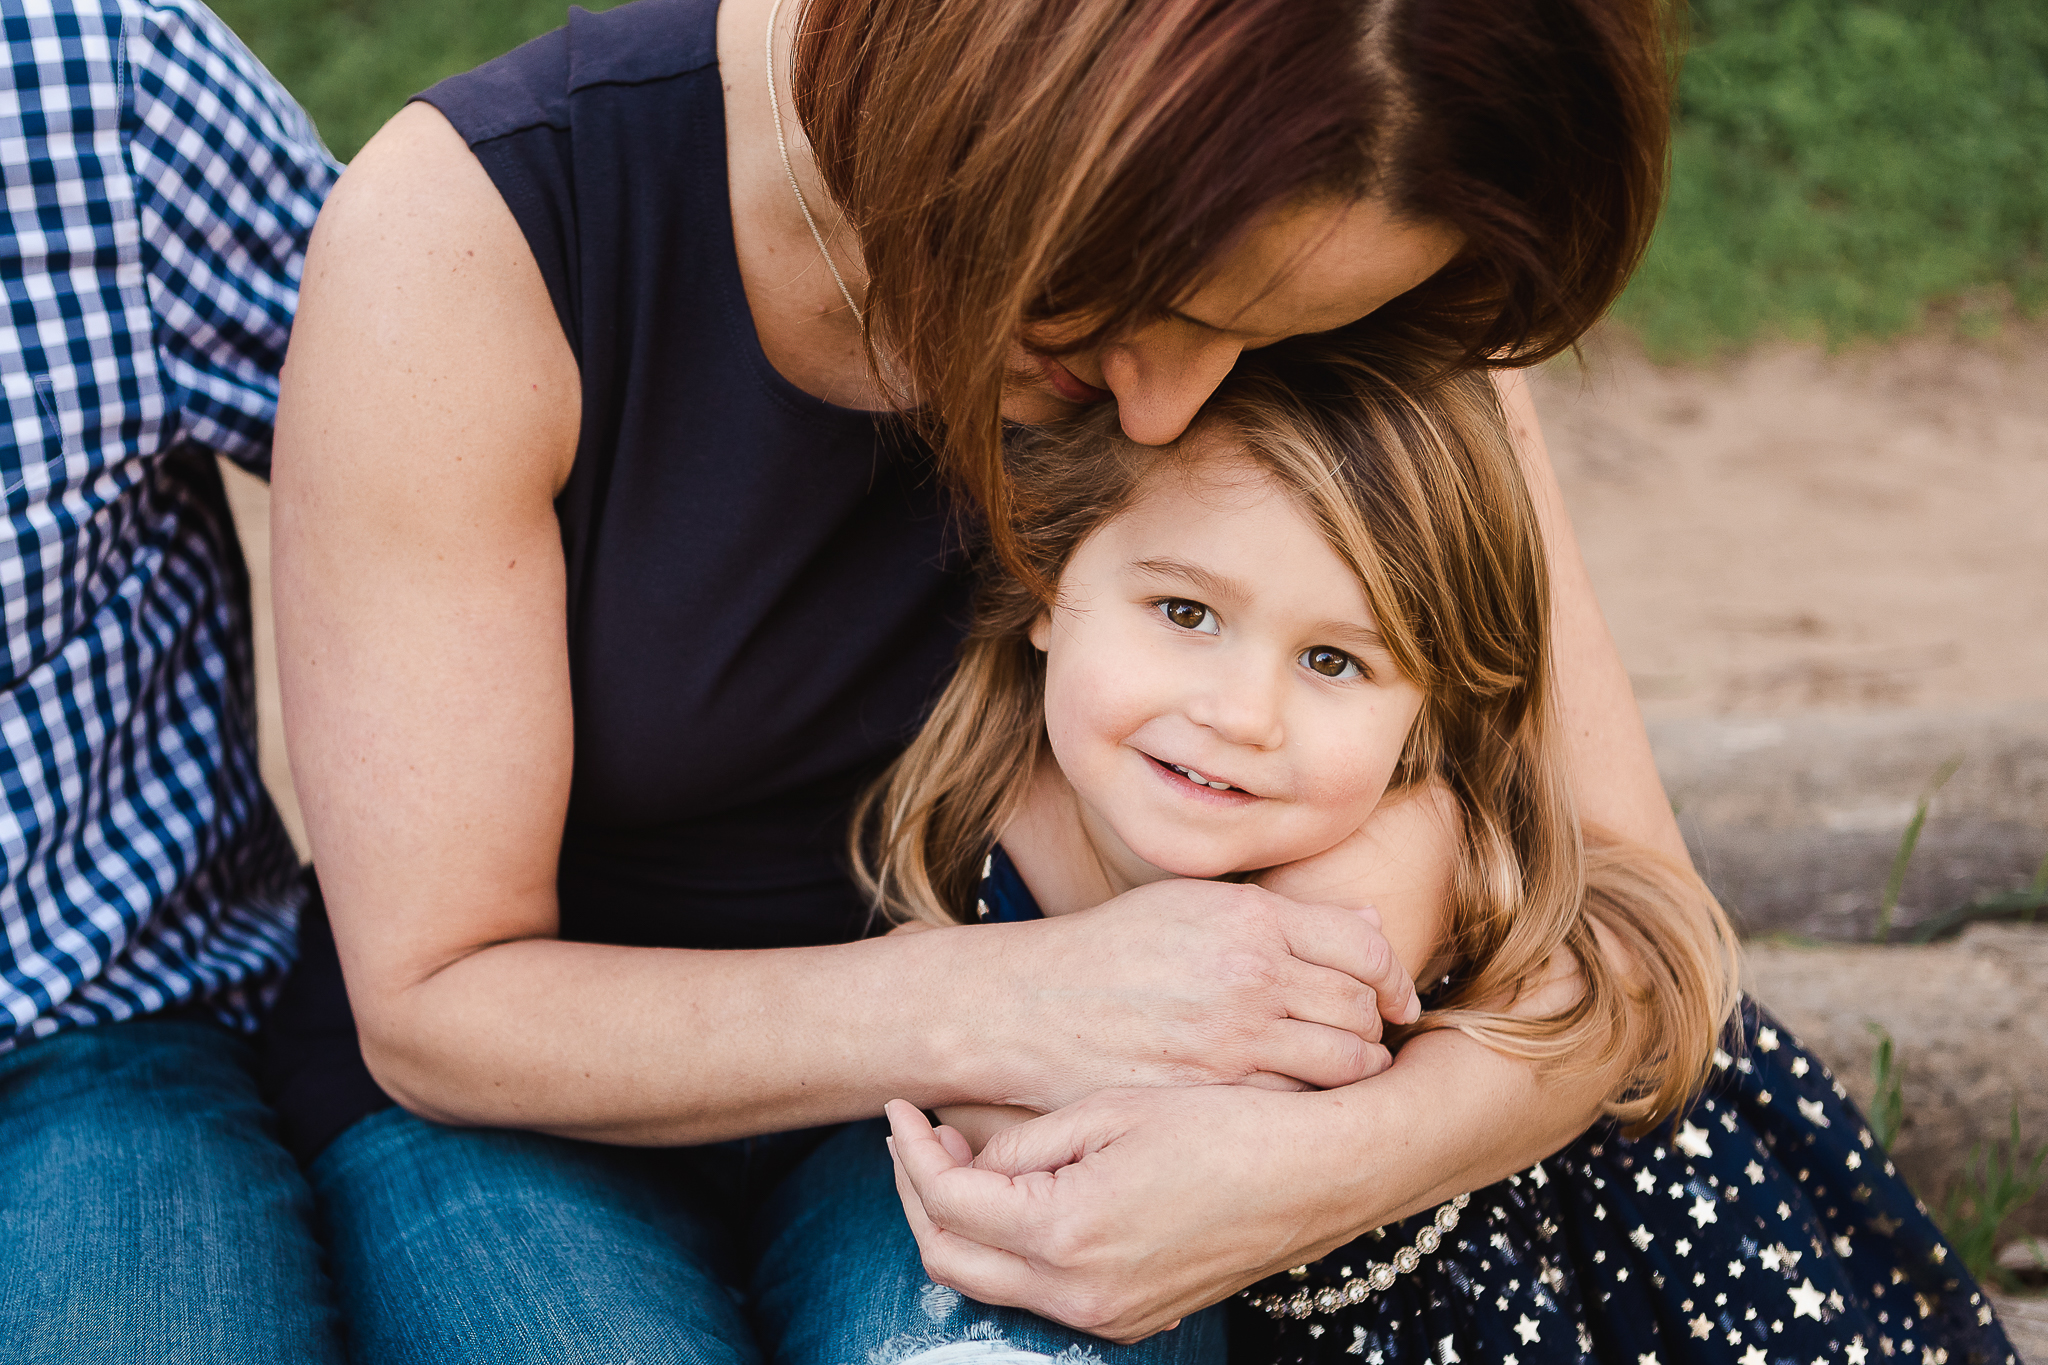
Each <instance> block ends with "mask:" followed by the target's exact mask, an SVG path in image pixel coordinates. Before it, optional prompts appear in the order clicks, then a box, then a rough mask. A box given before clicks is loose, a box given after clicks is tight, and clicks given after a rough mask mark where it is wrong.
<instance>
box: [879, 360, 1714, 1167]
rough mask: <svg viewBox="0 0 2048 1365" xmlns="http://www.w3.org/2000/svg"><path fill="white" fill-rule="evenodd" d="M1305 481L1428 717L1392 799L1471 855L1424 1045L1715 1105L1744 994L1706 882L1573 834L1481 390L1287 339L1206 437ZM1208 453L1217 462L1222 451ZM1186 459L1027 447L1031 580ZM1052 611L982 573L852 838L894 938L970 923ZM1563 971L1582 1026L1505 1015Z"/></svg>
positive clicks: (1574, 1018)
mask: <svg viewBox="0 0 2048 1365" xmlns="http://www.w3.org/2000/svg"><path fill="white" fill-rule="evenodd" d="M1202 425H1203V428H1204V432H1205V436H1207V437H1209V438H1214V437H1215V436H1217V435H1218V434H1221V435H1222V436H1224V437H1225V438H1226V439H1227V440H1228V443H1229V445H1230V446H1231V447H1232V453H1233V454H1242V456H1243V457H1245V458H1247V459H1249V460H1251V461H1253V462H1255V463H1256V464H1257V465H1259V466H1260V467H1261V468H1263V469H1264V470H1265V471H1266V472H1267V473H1268V474H1270V475H1271V476H1272V477H1273V478H1274V479H1276V480H1277V481H1278V482H1279V483H1280V485H1281V486H1282V487H1284V488H1286V489H1288V490H1289V491H1290V492H1291V493H1292V494H1293V495H1294V496H1295V497H1296V498H1297V499H1298V500H1299V502H1300V505H1301V506H1302V507H1303V508H1304V509H1305V510H1306V512H1307V513H1308V515H1309V516H1310V518H1311V519H1312V520H1314V521H1315V522H1316V524H1317V525H1318V526H1319V527H1320V528H1321V530H1322V531H1323V534H1324V535H1325V536H1326V537H1328V539H1329V542H1330V544H1331V546H1332V547H1334V548H1335V549H1336V550H1337V552H1338V553H1339V554H1340V555H1342V556H1343V557H1344V558H1345V560H1346V561H1347V562H1348V563H1349V565H1350V567H1351V568H1352V570H1353V571H1354V572H1355V573H1356V574H1357V575H1358V578H1359V581H1360V583H1361V584H1363V585H1364V588H1365V592H1366V598H1367V601H1368V603H1369V604H1370V606H1371V608H1372V612H1373V615H1374V617H1375V619H1376V620H1377V622H1378V624H1379V628H1380V632H1381V634H1382V635H1383V636H1384V638H1385V640H1386V643H1387V647H1388V649H1389V650H1390V651H1391V652H1392V654H1393V655H1394V657H1395V659H1396V660H1397V662H1398V663H1399V665H1400V667H1401V669H1402V670H1403V671H1404V672H1405V673H1406V674H1407V675H1408V677H1409V678H1411V679H1412V680H1413V681H1414V682H1415V683H1416V684H1417V685H1418V686H1419V687H1420V688H1421V689H1422V692H1423V694H1424V703H1423V707H1422V711H1421V714H1420V716H1419V717H1418V719H1417V721H1416V723H1415V726H1414V729H1413V731H1412V732H1411V733H1410V735H1409V739H1408V743H1407V747H1406V750H1405V751H1404V753H1403V755H1402V757H1401V760H1400V763H1399V765H1398V767H1397V768H1396V771H1395V774H1394V778H1393V781H1392V782H1391V783H1390V784H1389V787H1388V795H1389V797H1390V798H1391V797H1393V796H1395V795H1398V794H1399V793H1400V792H1402V791H1404V790H1408V789H1412V788H1415V787H1417V786H1419V785H1421V784H1424V783H1430V782H1435V783H1440V784H1441V785H1442V787H1443V788H1444V789H1445V790H1447V791H1448V792H1449V793H1450V794H1451V795H1452V796H1453V797H1454V799H1455V801H1456V804H1457V807H1458V810H1459V813H1460V815H1461V817H1462V820H1463V826H1464V829H1463V834H1464V837H1463V839H1462V840H1461V841H1460V848H1461V851H1460V855H1459V858H1458V865H1457V869H1456V874H1455V877H1454V880H1453V889H1452V893H1451V907H1450V926H1449V930H1448V933H1447V934H1446V936H1445V939H1444V941H1443V943H1442V944H1440V946H1439V952H1438V959H1439V961H1447V962H1448V963H1449V973H1450V984H1449V985H1448V986H1447V987H1446V988H1445V989H1444V990H1442V991H1441V992H1439V993H1438V994H1437V997H1436V999H1435V1000H1434V1007H1433V1008H1432V1009H1430V1010H1429V1011H1428V1012H1427V1013H1425V1014H1424V1015H1423V1017H1422V1019H1421V1020H1420V1021H1419V1022H1418V1023H1417V1024H1416V1025H1415V1028H1417V1029H1433V1028H1457V1029H1460V1030H1462V1031H1463V1032H1465V1033H1467V1034H1469V1035H1471V1036H1472V1037H1474V1038H1477V1039H1479V1040H1481V1041H1483V1042H1485V1043H1487V1044H1489V1045H1490V1046H1492V1047H1494V1048H1497V1049H1499V1050H1500V1051H1502V1052H1505V1053H1508V1054H1511V1055H1514V1056H1518V1057H1525V1058H1532V1059H1539V1060H1542V1061H1544V1062H1546V1063H1548V1064H1550V1065H1552V1066H1555V1067H1558V1068H1560V1069H1562V1070H1565V1071H1568V1072H1570V1073H1573V1074H1585V1073H1606V1074H1609V1075H1612V1076H1613V1077H1615V1078H1616V1079H1615V1081H1614V1084H1613V1088H1612V1089H1611V1091H1610V1093H1609V1095H1608V1098H1607V1104H1606V1109H1607V1112H1608V1113H1609V1114H1611V1115H1612V1116H1613V1117H1615V1118H1617V1119H1619V1120H1620V1121H1621V1122H1623V1123H1624V1124H1626V1125H1628V1126H1629V1127H1630V1129H1631V1130H1634V1131H1641V1130H1644V1129H1647V1128H1649V1127H1651V1126H1653V1125H1654V1124H1656V1123H1657V1122H1660V1121H1662V1120H1664V1119H1666V1118H1668V1117H1670V1116H1671V1115H1672V1114H1674V1113H1675V1112H1677V1111H1678V1110H1679V1109H1680V1108H1682V1107H1683V1105H1684V1104H1685V1103H1686V1102H1687V1100H1688V1099H1689V1098H1690V1096H1691V1095H1692V1094H1693V1093H1695V1092H1696V1091H1697V1089H1698V1088H1699V1086H1700V1084H1701V1082H1702V1081H1703V1080H1704V1078H1705V1075H1706V1068H1707V1066H1708V1064H1709V1060H1710V1058H1711V1056H1712V1052H1713V1049H1714V1046H1715V1043H1716V1040H1717V1037H1718V1035H1719V1034H1720V1032H1721V1030H1722V1028H1723V1026H1724V1024H1725V1022H1726V1021H1727V1019H1728V1017H1729V1015H1730V1013H1731V1011H1732V1009H1733V1006H1734V1002H1735V970H1734V963H1735V952H1734V938H1733V934H1732V932H1731V931H1730V929H1729V926H1728V922H1727V918H1726V916H1725V915H1724V914H1723V913H1722V911H1721V908H1720V906H1719V905H1718V904H1717V903H1716V902H1715V900H1714V898H1713V896H1712V895H1711V894H1710V893H1709V892H1708V890H1707V889H1706V887H1705V885H1704V884H1702V883H1701V882H1700V880H1699V878H1698V877H1697V876H1695V875H1694V874H1693V873H1692V871H1691V869H1690V868H1687V867H1684V866H1682V865H1679V864H1677V863H1675V862H1673V861H1672V860H1671V859H1668V858H1666V857H1663V856H1662V855H1659V854H1657V853H1654V852H1652V851H1650V850H1647V849H1643V848H1638V847H1631V846H1625V845H1622V844H1620V843H1618V842H1616V841H1614V840H1611V839H1607V838H1605V837H1603V836H1600V835H1599V834H1598V833H1597V832H1594V831H1587V830H1585V829H1582V827H1581V825H1580V822H1579V818H1578V813H1577V810H1576V807H1575V805H1574V802H1573V800H1572V796H1571V791H1570V787H1569V784H1568V782H1567V778H1566V773H1565V763H1564V759H1563V753H1562V748H1561V739H1560V736H1559V734H1558V732H1557V719H1556V716H1555V713H1554V709H1553V701H1552V698H1551V695H1550V688H1551V680H1550V658H1549V653H1550V585H1549V575H1548V572H1547V570H1546V564H1545V559H1544V550H1543V541H1542V535H1541V532H1540V530H1539V528H1538V524H1537V519H1536V510H1535V504H1534V502H1533V501H1532V499H1531V497H1530V494H1529V490H1528V487H1527V485H1526V484H1525V482H1524V481H1523V478H1522V473H1521V469H1520V466H1519V464H1518V463H1517V460H1516V457H1515V455H1514V451H1513V449H1512V446H1511V443H1510V439H1509V437H1508V434H1507V423H1506V421H1505V418H1504V416H1503V414H1502V412H1501V410H1500V406H1499V401H1498V398H1497V395H1496V393H1495V390H1494V387H1493V385H1492V383H1491V382H1490V380H1489V379H1488V378H1487V377H1486V376H1485V375H1484V374H1481V373H1473V372H1466V373H1463V374H1454V375H1450V376H1445V375H1444V373H1443V371H1442V370H1441V368H1440V367H1435V366H1430V365H1429V364H1428V362H1426V361H1413V360H1409V361H1404V360H1402V359H1401V358H1400V357H1398V356H1395V355H1392V354H1373V353H1369V352H1365V353H1362V352H1361V351H1360V349H1359V348H1358V347H1357V345H1356V344H1355V343H1353V344H1350V345H1348V346H1346V347H1345V348H1343V349H1341V350H1340V349H1338V348H1336V347H1334V346H1331V345H1329V344H1327V343H1317V342H1296V343H1289V344H1287V345H1284V346H1282V347H1276V348H1274V349H1273V350H1272V351H1268V352H1261V353H1257V354H1256V355H1253V356H1249V357H1247V359H1246V361H1245V362H1244V363H1243V364H1241V365H1240V366H1239V369H1238V371H1237V372H1236V373H1235V374H1233V375H1232V377H1231V379H1230V380H1229V381H1228V382H1227V383H1226V384H1225V385H1224V387H1223V388H1222V389H1221V390H1220V391H1219V392H1218V393H1217V395H1216V397H1215V398H1214V399H1213V400H1212V401H1211V403H1210V405H1209V407H1208V408H1207V409H1206V410H1205V413H1204V415H1203V418H1202ZM1208 448H1210V449H1213V446H1210V447H1208ZM1190 458H1191V457H1190V455H1189V454H1188V453H1187V443H1186V442H1182V443H1181V444H1180V445H1179V446H1175V447H1168V448H1165V449H1152V448H1147V447H1141V446H1137V445H1134V444H1132V443H1131V442H1129V441H1127V440H1125V439H1123V438H1122V437H1121V435H1120V434H1119V433H1118V432H1117V430H1116V427H1115V418H1114V414H1113V413H1101V414H1097V415H1096V416H1094V417H1092V418H1090V419H1087V420H1086V421H1084V422H1082V423H1080V424H1077V425H1076V426H1074V427H1071V428H1069V429H1066V430H1064V431H1061V432H1057V433H1051V434H1034V435H1031V436H1029V437H1027V438H1026V439H1025V440H1023V441H1021V442H1019V443H1018V444H1017V446H1016V448H1015V449H1014V450H1013V452H1012V456H1011V465H1012V469H1011V477H1012V478H1013V479H1014V481H1015V483H1016V485H1017V488H1018V492H1019V495H1020V496H1019V499H1018V502H1017V504H1016V505H1017V506H1018V507H1020V508H1025V509H1032V510H1030V511H1029V512H1027V513H1026V514H1025V517H1024V520H1023V522H1022V523H1021V524H1019V525H1018V526H1017V528H1016V537H1017V539H1016V544H1017V547H1018V548H1019V549H1021V551H1022V555H1023V558H1024V561H1025V565H1024V567H1026V568H1027V569H1028V571H1029V572H1030V573H1031V574H1034V575H1037V576H1039V577H1040V580H1041V581H1042V582H1045V583H1056V582H1057V581H1058V578H1059V574H1060V571H1061V569H1062V568H1063V567H1064V566H1065V564H1066V562H1067V560H1068V559H1069V558H1070V557H1071V556H1072V554H1073V553H1074V551H1075V549H1076V548H1077V547H1078V546H1079V545H1080V544H1081V542H1082V541H1083V540H1085V539H1086V538H1087V537H1088V536H1089V535H1090V534H1091V533H1093V532H1094V531H1095V530H1096V529H1098V528H1099V527H1101V526H1103V525H1104V524H1105V523H1107V522H1108V521H1109V520H1110V519H1112V518H1113V517H1115V516H1117V515H1118V514H1119V513H1120V512H1122V511H1123V510H1124V509H1125V508H1127V507H1128V506H1129V505H1130V504H1131V502H1132V500H1133V499H1134V498H1135V497H1136V496H1137V494H1138V492H1139V490H1140V489H1141V487H1142V486H1143V484H1144V481H1145V480H1146V479H1148V478H1151V477H1154V476H1156V475H1157V474H1159V473H1161V472H1163V471H1167V470H1170V469H1172V468H1173V467H1174V466H1175V465H1176V464H1182V465H1184V464H1185V463H1186V462H1187V461H1188V460H1189V459H1190ZM1044 610H1046V604H1045V602H1044V601H1043V600H1042V599H1041V598H1040V597H1039V596H1038V595H1037V593H1036V591H1035V590H1034V589H1033V587H1032V586H1031V585H1030V584H1029V582H1028V580H1027V579H1026V578H1025V577H1023V576H1020V575H1019V574H1017V573H1014V572H1011V571H1009V570H1007V569H1005V568H1003V567H1002V566H1001V565H999V564H997V563H995V562H993V561H992V562H991V563H990V564H989V565H988V566H987V568H986V573H985V577H984V580H983V583H982V587H981V592H980V597H979V600H978V602H977V609H976V613H975V620H974V624H973V626H972V628H971V630H970V632H969V635H968V637H967V640H966V641H965V643H964V644H963V646H962V648H961V654H960V662H959V668H958V671H957V672H956V673H955V675H954V677H953V679H952V682H951V683H950V685H949V686H948V687H947V688H946V690H945V692H944V694H943V695H942V696H941V697H940V699H939V701H938V703H937V705H936V707H935V709H934V711H933V713H932V715H931V717H930V719H929V721H928V722H927V723H926V725H925V728H924V730H923V732H922V733H921V734H920V735H919V736H918V738H917V739H916V740H915V741H914V742H913V743H912V744H911V746H910V747H909V749H908V750H906V751H905V753H904V754H903V756H902V757H901V758H900V759H899V760H898V761H897V762H896V764H895V765H894V767H892V768H891V769H890V771H889V772H888V773H887V774H885V775H884V776H883V777H882V778H881V779H880V780H879V781H878V782H877V783H876V784H875V785H874V787H872V788H871V789H870V790H869V791H868V793H867V794H866V795H865V796H864V798H863V800H862V803H861V805H860V807H859V809H858V811H857V813H856V817H855V820H854V836H853V860H854V867H855V870H856V875H857V876H858V878H859V879H860V882H861V884H862V887H863V889H864V890H865V891H866V893H867V894H868V896H869V897H870V898H871V900H872V902H873V903H874V904H875V905H876V906H877V907H878V908H879V909H880V910H881V911H882V912H883V913H884V914H886V915H888V916H889V917H891V918H894V919H921V920H927V921H933V922H938V923H946V924H950V923H961V922H971V921H972V919H973V909H972V908H973V905H974V901H975V891H976V885H977V881H978V874H979V871H980V867H981V862H982V856H983V854H985V853H986V852H987V850H988V848H989V846H990V845H991V844H992V843H993V842H994V841H995V840H996V838H997V837H998V836H999V835H1000V834H1001V832H1002V830H1003V828H1004V826H1005V825H1006V824H1007V823H1008V822H1009V820H1010V818H1011V817H1012V815H1014V814H1015V812H1016V810H1017V808H1018V805H1019V804H1020V802H1021V801H1022V798H1023V794H1024V791H1025V788H1026V781H1025V779H1026V777H1027V775H1028V774H1029V773H1030V772H1031V771H1032V770H1033V768H1034V767H1035V765H1036V764H1037V763H1038V762H1039V761H1040V760H1041V758H1042V756H1043V754H1044V751H1045V746H1046V743H1047V740H1046V737H1045V725H1044V678H1045V670H1044V662H1043V656H1042V655H1041V654H1040V653H1039V652H1038V651H1037V650H1036V649H1035V648H1033V646H1032V645H1031V642H1030V639H1029V631H1030V627H1031V625H1032V622H1033V621H1034V620H1035V619H1036V618H1037V617H1038V616H1039V614H1040V613H1041V612H1043V611H1044ZM1564 962H1568V963H1569V964H1571V965H1572V966H1573V967H1575V968H1576V971H1577V975H1578V980H1579V983H1580V986H1581V989H1580V990H1579V991H1578V993H1577V998H1576V1000H1575V1002H1574V1003H1572V1004H1571V1005H1570V1006H1568V1007H1567V1008H1565V1009H1563V1010H1560V1011H1558V1012H1556V1013H1553V1014H1549V1015H1542V1016H1536V1017H1528V1016H1525V1015H1521V1014H1516V1013H1511V1012H1509V1007H1510V1006H1512V1005H1513V1004H1514V1002H1515V1001H1516V1000H1517V999H1518V998H1520V997H1521V996H1523V995H1525V994H1527V993H1529V992H1530V991H1532V990H1533V989H1534V988H1535V987H1536V986H1537V985H1538V984H1539V983H1541V982H1543V981H1544V980H1546V979H1548V978H1549V977H1550V976H1552V975H1553V974H1554V970H1555V968H1556V967H1557V966H1558V965H1559V964H1560V963H1564Z"/></svg>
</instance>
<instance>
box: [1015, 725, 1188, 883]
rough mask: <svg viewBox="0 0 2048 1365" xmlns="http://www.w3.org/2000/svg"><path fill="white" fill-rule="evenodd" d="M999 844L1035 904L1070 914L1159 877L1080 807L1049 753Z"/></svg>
mask: <svg viewBox="0 0 2048 1365" xmlns="http://www.w3.org/2000/svg"><path fill="white" fill-rule="evenodd" d="M1002 841H1003V848H1004V850H1005V851H1007V852H1008V853H1009V855H1010V861H1011V862H1013V863H1015V864H1016V867H1017V872H1018V875H1019V876H1021V877H1023V879H1024V885H1025V887H1026V888H1028V889H1029V890H1030V892H1031V896H1032V899H1034V900H1036V901H1037V902H1038V908H1039V909H1040V910H1041V911H1043V912H1044V913H1045V914H1047V915H1070V914H1072V913H1074V912H1075V911H1076V910H1088V909H1092V908H1093V907H1095V906H1098V905H1101V904H1103V903H1104V902H1105V901H1111V900H1115V899H1116V898H1117V897H1118V896H1121V895H1122V894H1123V893H1124V892H1126V891H1129V890H1131V889H1133V888H1134V887H1139V886H1143V885H1145V884H1146V883H1147V882H1156V881H1163V880H1165V879H1166V878H1167V877H1168V876H1170V875H1172V874H1170V873H1166V872H1161V871H1160V870H1159V869H1158V868H1156V867H1153V866H1152V865H1151V864H1150V863H1147V862H1145V861H1143V860H1142V859H1140V858H1139V857H1138V856H1137V855H1136V854H1134V853H1132V852H1131V851H1130V850H1129V849H1128V848H1126V847H1124V844H1123V841H1122V840H1120V839H1118V838H1117V837H1116V834H1115V832H1114V831H1112V830H1111V829H1110V828H1109V826H1108V823H1107V822H1106V821H1104V820H1103V819H1102V817H1101V816H1100V815H1099V814H1097V813H1096V812H1095V811H1093V810H1090V809H1089V808H1088V807H1087V806H1086V805H1084V804H1083V803H1082V801H1081V799H1080V797H1078V796H1076V795H1075V793H1074V789H1073V787H1072V786H1070V785H1069V784H1068V782H1067V779H1066V776H1065V775H1064V774H1062V773H1061V772H1060V768H1059V764H1057V763H1055V762H1054V761H1053V757H1052V754H1051V753H1050V752H1042V753H1041V754H1040V756H1039V760H1038V767H1037V769H1036V770H1035V771H1033V773H1032V775H1031V785H1030V788H1029V789H1028V790H1027V791H1026V793H1025V797H1024V805H1023V807H1022V808H1021V809H1019V810H1018V812H1017V814H1016V815H1015V816H1014V817H1012V819H1011V820H1010V823H1009V824H1008V825H1007V826H1006V827H1005V828H1004V829H1003V833H1002Z"/></svg>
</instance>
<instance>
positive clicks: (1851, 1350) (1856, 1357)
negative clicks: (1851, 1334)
mask: <svg viewBox="0 0 2048 1365" xmlns="http://www.w3.org/2000/svg"><path fill="white" fill-rule="evenodd" d="M1842 1350H1843V1352H1844V1353H1845V1354H1846V1355H1847V1356H1848V1357H1849V1365H1863V1360H1864V1357H1866V1356H1868V1355H1869V1354H1870V1348H1869V1347H1868V1346H1865V1345H1864V1344H1863V1338H1862V1337H1857V1338H1856V1339H1855V1340H1854V1341H1851V1342H1850V1343H1849V1344H1848V1345H1847V1346H1845V1347H1843V1348H1842Z"/></svg>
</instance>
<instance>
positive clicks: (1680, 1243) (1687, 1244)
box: [1672, 1237, 1692, 1256]
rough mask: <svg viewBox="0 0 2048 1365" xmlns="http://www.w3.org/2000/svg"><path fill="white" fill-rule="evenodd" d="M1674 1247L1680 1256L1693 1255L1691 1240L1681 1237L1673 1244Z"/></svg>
mask: <svg viewBox="0 0 2048 1365" xmlns="http://www.w3.org/2000/svg"><path fill="white" fill-rule="evenodd" d="M1672 1246H1673V1247H1675V1248H1676V1249H1677V1251H1678V1254H1679V1255H1681V1256H1690V1255H1692V1240H1691V1239H1690V1238H1687V1237H1681V1238H1679V1239H1678V1240H1677V1241H1676V1242H1673V1243H1672Z"/></svg>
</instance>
